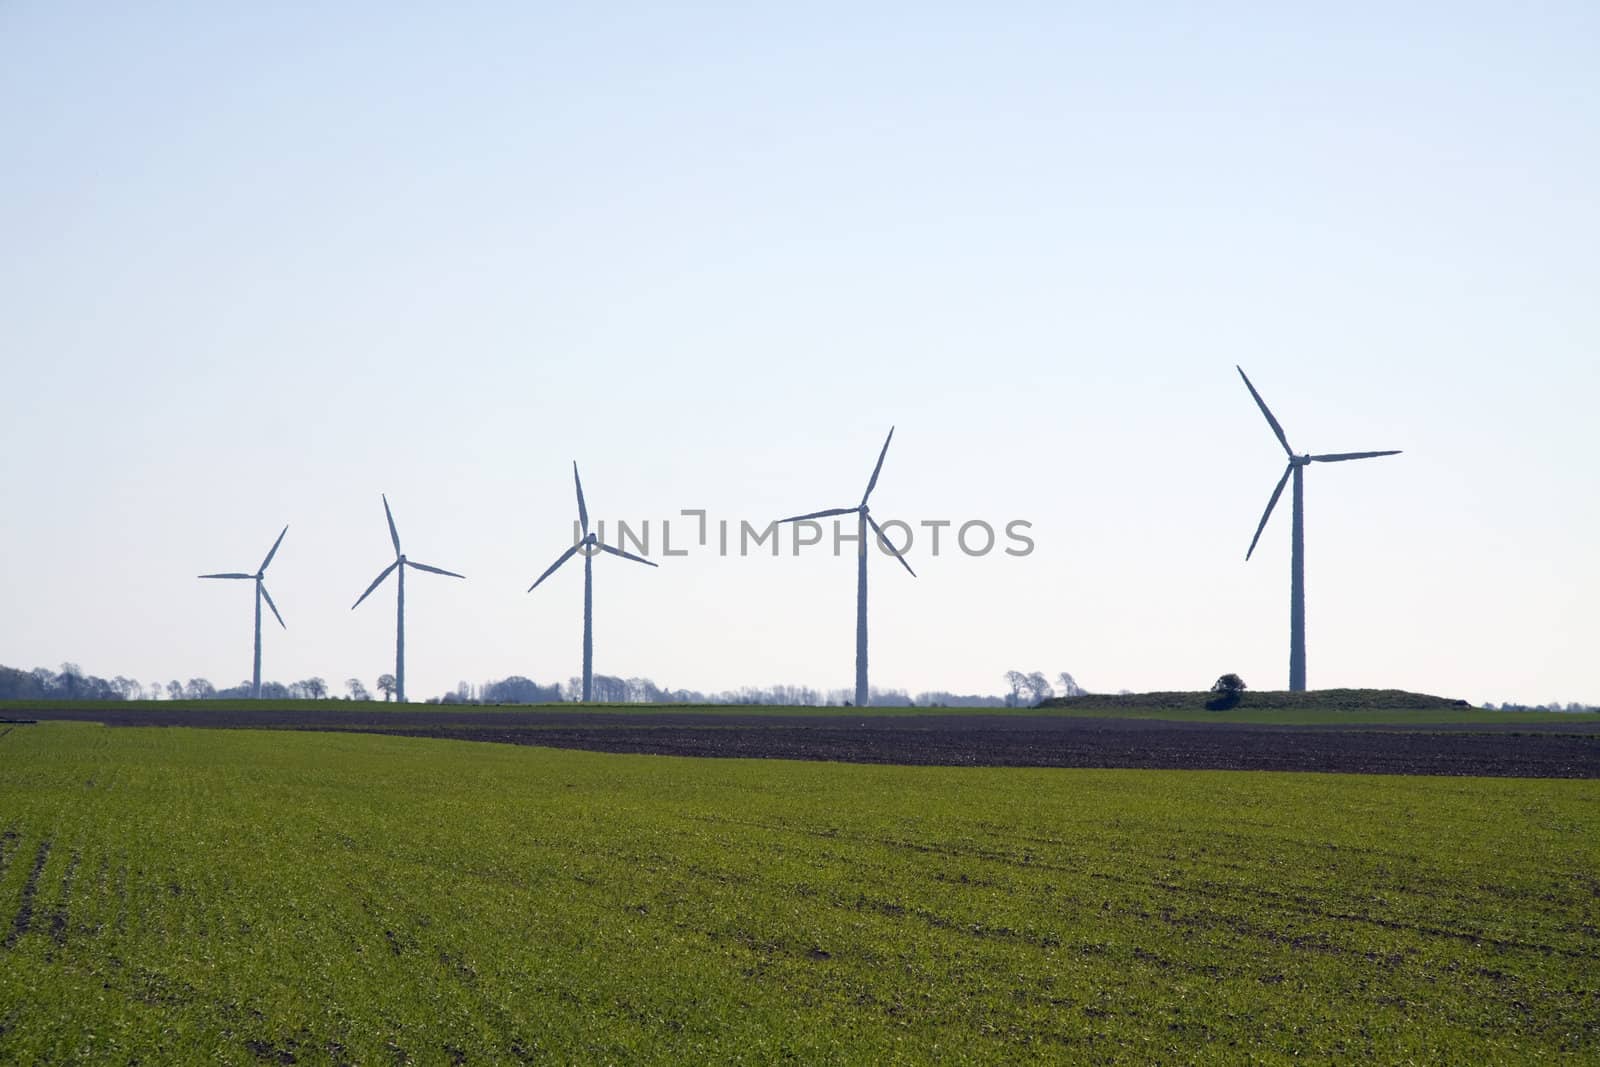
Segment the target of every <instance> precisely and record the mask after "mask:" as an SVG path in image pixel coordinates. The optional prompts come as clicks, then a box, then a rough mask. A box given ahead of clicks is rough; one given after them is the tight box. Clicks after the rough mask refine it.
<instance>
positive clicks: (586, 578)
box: [528, 460, 656, 704]
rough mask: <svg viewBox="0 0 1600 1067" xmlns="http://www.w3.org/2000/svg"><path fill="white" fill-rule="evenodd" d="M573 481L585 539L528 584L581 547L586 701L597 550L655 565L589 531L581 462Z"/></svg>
mask: <svg viewBox="0 0 1600 1067" xmlns="http://www.w3.org/2000/svg"><path fill="white" fill-rule="evenodd" d="M572 484H573V485H574V486H576V487H577V490H578V523H579V525H580V526H582V527H583V539H582V540H580V541H579V542H578V543H577V544H575V545H573V546H572V547H571V548H569V549H567V550H566V551H565V552H563V553H561V555H559V556H557V557H556V561H555V562H554V563H552V564H550V566H548V567H546V568H545V572H544V573H543V574H541V575H539V577H538V578H536V579H534V582H533V584H532V585H530V586H528V592H530V593H531V592H533V591H534V590H535V589H537V588H539V583H540V582H542V581H544V580H545V579H546V578H548V577H550V576H551V575H552V574H554V573H555V572H556V568H557V567H559V566H561V565H562V564H563V563H565V562H566V561H567V560H569V559H571V558H572V557H573V555H574V554H575V553H577V552H579V551H580V550H581V551H582V552H583V702H584V703H585V704H587V703H588V702H589V694H590V693H591V691H592V690H593V688H594V554H595V552H596V551H600V552H609V553H611V554H612V555H613V556H621V557H622V558H623V559H631V560H633V561H634V562H635V563H643V564H644V565H645V566H646V567H654V566H656V564H654V563H651V562H650V561H649V560H647V559H645V558H643V557H642V556H635V555H634V554H633V553H632V552H624V551H623V550H622V549H620V548H612V547H611V546H610V545H607V544H603V543H601V541H600V539H599V538H598V537H596V536H595V535H594V534H592V533H590V532H589V509H588V508H587V507H585V506H584V503H583V482H582V480H581V479H579V477H578V461H577V460H573V461H572Z"/></svg>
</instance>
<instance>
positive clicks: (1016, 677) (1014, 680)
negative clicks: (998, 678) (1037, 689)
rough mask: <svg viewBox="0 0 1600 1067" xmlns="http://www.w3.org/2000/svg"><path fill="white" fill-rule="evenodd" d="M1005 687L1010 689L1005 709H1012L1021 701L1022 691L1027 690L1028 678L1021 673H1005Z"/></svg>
mask: <svg viewBox="0 0 1600 1067" xmlns="http://www.w3.org/2000/svg"><path fill="white" fill-rule="evenodd" d="M1006 685H1008V686H1010V687H1011V695H1010V696H1009V697H1007V698H1006V707H1008V708H1014V707H1016V706H1017V703H1018V701H1020V700H1021V699H1022V691H1023V690H1024V689H1026V688H1028V676H1027V675H1026V674H1023V673H1022V672H1021V671H1006Z"/></svg>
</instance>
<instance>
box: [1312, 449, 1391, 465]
mask: <svg viewBox="0 0 1600 1067" xmlns="http://www.w3.org/2000/svg"><path fill="white" fill-rule="evenodd" d="M1399 454H1400V449H1398V448H1395V449H1390V450H1389V451H1388V452H1330V453H1328V454H1327V455H1325V456H1312V457H1311V458H1312V459H1313V460H1314V461H1315V462H1317V463H1343V462H1344V461H1345V460H1347V459H1371V458H1372V457H1373V456H1398V455H1399Z"/></svg>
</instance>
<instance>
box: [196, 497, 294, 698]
mask: <svg viewBox="0 0 1600 1067" xmlns="http://www.w3.org/2000/svg"><path fill="white" fill-rule="evenodd" d="M288 532H289V527H287V526H285V527H284V528H283V532H282V533H280V534H278V539H277V540H276V541H274V542H272V547H271V548H270V549H268V551H267V558H266V559H264V560H262V561H261V566H259V567H257V568H256V572H255V573H254V574H241V573H239V572H238V571H231V572H229V573H227V574H202V575H200V577H202V578H244V579H249V580H251V581H254V582H255V583H256V656H255V667H254V668H253V669H252V671H251V673H250V697H251V699H252V700H258V699H260V697H261V602H262V601H263V600H265V601H266V602H267V607H269V608H271V609H272V616H273V618H275V619H277V620H278V625H279V626H282V627H283V628H284V629H285V630H287V629H288V628H289V627H288V626H287V625H285V623H284V621H283V616H282V615H279V614H278V605H276V604H274V603H273V602H272V594H271V593H269V592H267V583H266V580H265V579H266V573H267V564H269V563H271V562H272V557H273V556H276V555H277V554H278V546H279V545H281V544H283V535H284V534H286V533H288Z"/></svg>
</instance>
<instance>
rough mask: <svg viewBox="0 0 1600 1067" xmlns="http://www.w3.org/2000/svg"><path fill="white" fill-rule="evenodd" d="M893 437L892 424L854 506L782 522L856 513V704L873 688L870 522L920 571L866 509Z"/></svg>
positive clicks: (903, 561) (903, 562) (886, 543)
mask: <svg viewBox="0 0 1600 1067" xmlns="http://www.w3.org/2000/svg"><path fill="white" fill-rule="evenodd" d="M892 440H894V427H893V426H891V427H889V436H888V437H885V438H884V439H883V450H882V451H881V452H879V453H878V465H877V466H876V467H873V468H872V477H871V478H870V479H869V480H868V481H867V491H866V492H865V493H862V494H861V503H859V504H857V505H856V506H855V507H853V508H828V509H827V510H826V511H813V512H811V513H810V514H809V515H795V516H793V517H791V518H787V519H779V520H778V521H779V522H803V521H805V520H806V519H825V518H828V517H829V516H832V515H851V514H854V515H856V516H857V523H856V529H857V533H858V539H857V542H856V544H857V552H856V707H858V708H862V707H866V706H867V702H868V699H869V696H870V692H869V690H868V688H867V527H868V526H871V527H872V530H873V533H875V534H876V535H877V536H878V537H879V538H880V539H881V540H882V542H883V545H884V547H886V548H887V549H888V550H889V551H890V552H892V553H894V558H895V559H897V560H899V561H900V565H901V566H903V567H905V569H906V570H907V571H909V572H910V574H911V577H913V578H915V577H916V576H917V572H916V571H913V570H911V564H909V563H907V562H906V558H905V557H904V556H902V555H901V554H900V550H899V549H897V548H895V547H894V545H892V544H890V543H889V539H888V538H887V537H884V535H883V528H882V527H881V526H879V525H878V523H877V520H875V519H874V518H873V517H872V515H871V514H870V513H869V512H868V510H867V498H868V497H869V496H871V495H872V490H873V487H874V486H876V485H877V484H878V473H879V472H880V471H882V470H883V457H884V456H887V455H888V454H889V442H890V441H892Z"/></svg>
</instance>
